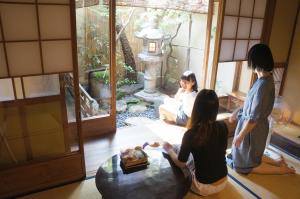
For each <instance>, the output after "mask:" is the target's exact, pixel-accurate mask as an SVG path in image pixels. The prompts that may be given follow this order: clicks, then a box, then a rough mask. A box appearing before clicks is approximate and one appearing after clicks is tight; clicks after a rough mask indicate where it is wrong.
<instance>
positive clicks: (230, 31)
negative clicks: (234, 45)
mask: <svg viewBox="0 0 300 199" xmlns="http://www.w3.org/2000/svg"><path fill="white" fill-rule="evenodd" d="M237 21H238V18H237V17H229V16H225V17H224V25H223V34H222V37H223V38H226V39H231V38H233V39H234V38H235V35H236V28H237Z"/></svg>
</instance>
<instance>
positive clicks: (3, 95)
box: [0, 79, 15, 102]
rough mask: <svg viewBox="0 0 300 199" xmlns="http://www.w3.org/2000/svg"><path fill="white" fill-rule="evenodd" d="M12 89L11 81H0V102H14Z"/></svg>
mask: <svg viewBox="0 0 300 199" xmlns="http://www.w3.org/2000/svg"><path fill="white" fill-rule="evenodd" d="M14 99H15V96H14V89H13V85H12V81H11V79H0V101H1V102H3V101H9V100H14Z"/></svg>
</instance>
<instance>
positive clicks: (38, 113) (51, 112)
mask: <svg viewBox="0 0 300 199" xmlns="http://www.w3.org/2000/svg"><path fill="white" fill-rule="evenodd" d="M66 75H67V74H66ZM68 75H69V74H68ZM55 76H56V77H57V76H58V75H55ZM61 76H63V75H61ZM52 77H53V76H52ZM34 81H35V80H34ZM24 82H26V85H27V86H26V87H28V80H25V81H24ZM31 83H33V81H32V82H31ZM60 83H61V85H62V88H64V87H65V85H66V84H65V82H64V81H63V78H61V81H60ZM0 85H3V84H2V83H1V84H0ZM65 88H66V91H67V92H70V91H72V89H73V88H72V87H68V88H67V86H66V87H65ZM45 89H47V88H45ZM51 89H52V88H49V90H51ZM1 93H2V92H1ZM73 100H74V99H73V97H72V96H71V95H69V96H68V95H67V94H66V93H65V90H64V89H62V95H59V96H57V97H44V98H43V99H42V100H39V99H37V98H36V99H32V100H26V101H25V100H24V101H22V103H19V102H18V101H11V102H9V104H8V105H7V106H0V130H1V136H2V139H1V142H2V143H1V144H2V145H1V146H2V148H1V151H0V169H5V168H8V167H11V166H13V165H18V164H22V163H24V162H29V161H32V160H39V159H41V160H44V159H46V158H49V157H57V156H59V155H63V154H66V153H69V152H73V151H78V132H77V130H76V129H77V128H76V117H73V118H70V117H69V115H68V109H71V110H74V103H68V102H69V101H73ZM0 105H1V103H0Z"/></svg>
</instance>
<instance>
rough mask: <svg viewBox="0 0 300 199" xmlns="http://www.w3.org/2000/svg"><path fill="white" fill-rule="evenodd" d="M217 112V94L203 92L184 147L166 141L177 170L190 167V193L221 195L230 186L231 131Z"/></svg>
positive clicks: (189, 126) (183, 144)
mask: <svg viewBox="0 0 300 199" xmlns="http://www.w3.org/2000/svg"><path fill="white" fill-rule="evenodd" d="M218 109H219V100H218V97H217V95H216V93H215V92H214V91H213V90H207V89H203V90H201V91H200V93H198V95H197V97H196V99H195V103H194V107H193V111H192V116H191V120H190V122H189V124H188V130H187V131H186V133H185V134H184V136H183V139H182V143H181V146H180V147H178V148H177V147H176V146H173V145H171V144H169V143H167V142H166V143H164V145H163V148H164V149H165V150H166V151H167V152H168V154H169V155H170V157H171V159H172V160H173V161H174V163H175V164H176V165H177V166H178V167H181V168H183V167H186V165H189V169H190V170H191V173H192V176H193V180H192V187H191V190H192V191H193V192H195V193H196V194H199V195H203V196H207V195H211V194H214V193H217V192H220V191H221V190H223V189H224V188H225V186H226V183H227V167H226V161H225V153H226V148H227V134H228V131H227V127H226V124H225V123H224V122H220V121H216V118H217V114H218ZM179 148H180V149H179ZM177 149H179V150H177ZM190 154H192V156H190Z"/></svg>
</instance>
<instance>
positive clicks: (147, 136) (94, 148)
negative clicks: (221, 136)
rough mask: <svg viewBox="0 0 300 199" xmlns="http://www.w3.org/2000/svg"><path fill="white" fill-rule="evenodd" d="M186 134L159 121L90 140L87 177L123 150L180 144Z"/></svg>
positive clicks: (87, 148) (87, 144) (229, 143)
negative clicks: (148, 144) (158, 142)
mask: <svg viewBox="0 0 300 199" xmlns="http://www.w3.org/2000/svg"><path fill="white" fill-rule="evenodd" d="M184 132H185V129H184V128H182V127H178V126H175V125H169V124H165V123H163V122H161V121H158V120H157V121H154V122H153V123H152V124H145V125H143V124H141V125H138V126H131V127H123V128H119V129H118V130H117V132H116V133H115V134H113V135H106V136H101V137H96V138H95V137H94V138H89V139H87V140H85V142H84V154H85V164H86V173H87V177H90V176H94V175H95V174H96V172H97V169H98V168H99V166H100V165H101V164H102V163H103V162H105V161H106V160H107V159H108V158H110V157H111V156H113V155H115V154H117V153H119V152H120V150H121V149H124V148H128V147H134V146H142V145H143V144H144V143H145V142H155V141H163V140H164V141H168V142H170V143H174V144H180V142H181V139H182V135H183V134H184ZM231 142H232V138H228V148H230V147H231Z"/></svg>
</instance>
